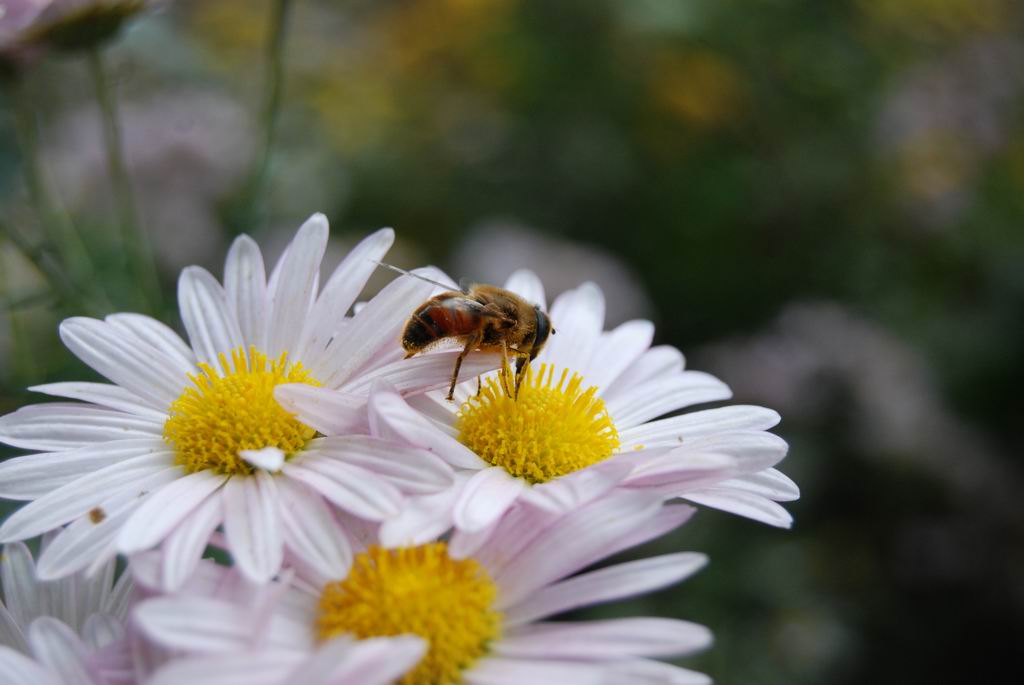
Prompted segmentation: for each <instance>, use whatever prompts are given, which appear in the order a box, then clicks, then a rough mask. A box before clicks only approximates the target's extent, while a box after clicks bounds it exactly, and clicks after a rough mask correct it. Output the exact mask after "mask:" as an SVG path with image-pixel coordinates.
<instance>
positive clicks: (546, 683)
mask: <svg viewBox="0 0 1024 685" xmlns="http://www.w3.org/2000/svg"><path fill="white" fill-rule="evenodd" d="M605 669H606V666H605V665H604V664H594V663H587V662H578V661H556V660H553V659H550V660H540V661H538V660H535V659H515V658H503V657H498V656H488V657H485V658H483V659H481V660H480V661H478V662H477V663H475V664H474V665H473V666H472V668H470V669H469V670H468V671H466V672H464V673H463V674H462V678H463V681H464V682H465V683H466V685H526V684H527V683H528V684H529V685H570V684H571V685H628V684H627V683H621V682H616V683H612V682H609V681H608V679H607V677H606V673H607V671H606V670H605Z"/></svg>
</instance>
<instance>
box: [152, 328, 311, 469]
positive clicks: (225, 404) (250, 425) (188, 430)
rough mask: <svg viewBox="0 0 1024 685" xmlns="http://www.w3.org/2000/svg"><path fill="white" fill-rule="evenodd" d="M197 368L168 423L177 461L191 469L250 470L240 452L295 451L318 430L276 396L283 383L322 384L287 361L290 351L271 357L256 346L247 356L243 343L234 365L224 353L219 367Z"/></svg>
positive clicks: (233, 358)
mask: <svg viewBox="0 0 1024 685" xmlns="http://www.w3.org/2000/svg"><path fill="white" fill-rule="evenodd" d="M199 367H200V368H201V369H202V373H201V374H195V375H190V376H189V378H190V379H191V380H192V383H193V384H192V385H190V386H188V387H187V388H185V390H184V392H182V393H181V396H180V397H178V399H176V400H175V401H174V402H172V403H171V407H170V410H169V411H168V415H169V418H168V419H167V422H166V423H164V440H165V441H166V442H167V443H168V444H170V445H173V446H174V451H175V453H176V457H175V463H177V464H179V465H180V466H183V467H185V470H186V471H188V472H189V473H195V472H196V471H203V470H206V469H209V470H212V471H216V472H217V473H224V474H239V473H252V467H251V466H250V465H249V464H248V463H246V462H245V460H243V459H242V457H241V456H239V452H240V451H242V450H258V449H262V448H264V447H277V448H279V449H280V450H282V451H283V452H284V453H285V454H287V455H291V454H293V453H295V452H298V451H299V450H301V449H302V448H303V447H304V446H305V444H306V443H307V442H309V440H310V439H312V438H313V436H314V435H315V433H316V431H315V430H313V429H312V428H310V427H309V426H306V425H304V424H302V423H301V422H299V421H298V419H296V418H295V417H294V416H292V415H291V414H289V413H288V412H287V411H285V410H284V409H283V408H282V407H281V405H279V404H278V403H277V401H276V400H275V399H274V388H275V387H276V386H278V385H280V384H282V383H307V384H309V385H319V383H318V382H317V381H316V380H314V379H313V378H312V377H311V376H310V375H309V372H308V371H306V369H305V368H303V366H302V364H299V363H294V364H288V362H287V353H282V354H281V356H280V357H279V358H278V359H277V360H276V361H270V360H269V359H268V358H267V356H266V355H265V354H263V353H262V352H259V351H258V350H256V349H255V348H250V349H249V354H248V355H246V353H245V352H244V351H243V350H242V349H241V348H239V349H237V350H235V351H233V352H232V353H231V363H230V364H229V363H228V360H227V358H226V357H225V355H223V354H221V355H220V369H215V368H214V367H212V366H210V365H209V364H200V365H199ZM222 371H223V372H222Z"/></svg>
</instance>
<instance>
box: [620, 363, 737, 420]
mask: <svg viewBox="0 0 1024 685" xmlns="http://www.w3.org/2000/svg"><path fill="white" fill-rule="evenodd" d="M730 397H732V391H731V390H730V389H729V386H727V385H726V384H725V383H723V382H722V381H720V380H718V379H717V378H715V377H714V376H712V375H710V374H706V373H703V372H702V371H683V372H682V373H680V374H675V375H672V376H668V377H665V378H657V379H654V380H651V381H648V382H646V383H644V384H642V385H637V386H634V387H633V388H631V389H630V390H628V391H625V392H621V393H617V394H615V395H614V397H607V396H606V397H605V406H606V407H607V408H608V413H609V414H610V415H611V417H612V418H613V419H614V420H615V426H616V427H617V428H619V429H620V430H622V429H626V428H631V427H633V426H638V425H640V424H641V423H643V422H644V421H649V420H650V419H654V418H657V417H659V416H663V415H665V414H668V413H669V412H673V411H676V410H678V409H683V408H685V407H689V406H691V405H694V404H702V403H704V402H716V401H718V400H727V399H729V398H730Z"/></svg>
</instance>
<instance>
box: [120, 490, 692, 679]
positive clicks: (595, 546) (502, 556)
mask: <svg viewBox="0 0 1024 685" xmlns="http://www.w3.org/2000/svg"><path fill="white" fill-rule="evenodd" d="M692 511H693V509H692V507H689V506H686V505H662V504H661V503H660V502H659V501H658V499H657V498H652V497H651V496H650V495H649V494H648V493H638V492H619V493H613V494H612V495H610V496H608V497H606V498H602V499H600V500H597V501H595V502H592V503H590V504H589V505H586V506H584V507H582V508H580V509H578V510H576V511H574V512H573V513H570V514H568V515H564V516H555V515H552V514H550V513H547V512H541V511H539V510H536V509H533V508H530V507H523V506H520V507H516V508H514V509H513V510H512V511H510V512H509V513H508V515H507V516H505V517H503V519H502V521H501V523H500V524H499V525H498V526H497V527H496V529H495V530H494V534H493V535H492V536H491V539H490V540H489V541H488V542H487V543H486V544H484V545H482V546H479V547H478V549H476V550H475V551H474V552H473V553H472V554H465V553H463V551H462V550H460V549H459V548H460V547H461V542H460V540H459V539H458V536H456V537H455V538H453V540H452V541H451V543H450V544H447V543H444V542H431V543H427V544H422V545H417V546H413V547H397V548H387V547H383V546H379V545H377V544H370V545H369V546H368V547H366V548H365V549H364V550H362V551H360V552H359V553H358V554H357V555H356V557H355V560H354V562H353V563H352V564H351V566H346V567H339V568H338V569H337V570H336V573H335V574H334V579H333V580H331V579H330V578H319V577H317V578H303V577H300V578H297V579H296V581H295V582H294V583H293V584H292V586H291V587H290V588H289V589H288V590H287V591H285V592H281V593H278V595H277V599H278V601H277V602H272V603H266V602H263V601H261V600H260V598H259V596H253V593H251V592H248V593H247V592H245V591H241V592H240V591H239V590H238V588H236V587H232V584H231V583H230V582H225V581H224V576H225V575H227V574H228V572H227V571H224V570H222V569H221V570H215V571H214V573H216V574H219V579H217V580H213V581H212V582H211V581H204V582H202V583H200V584H199V585H198V586H197V587H195V588H193V587H191V586H190V588H189V590H188V592H189V593H190V594H191V596H188V597H184V598H183V597H181V596H176V597H174V596H172V597H163V598H156V599H153V600H147V601H145V602H142V603H140V605H139V606H138V608H137V610H136V611H135V613H134V617H135V621H136V623H137V625H138V626H139V628H140V631H141V632H142V633H143V634H145V635H146V636H148V637H149V638H150V639H151V640H153V641H155V642H156V643H158V644H159V645H162V646H163V647H164V648H168V649H172V650H176V651H178V652H180V653H182V654H183V659H182V661H180V662H173V661H172V662H171V663H170V664H168V665H167V666H165V667H164V668H163V669H162V670H161V671H158V674H157V676H154V678H153V680H152V681H151V685H172V684H173V683H179V682H189V683H191V684H192V685H215V684H219V683H220V682H221V681H219V680H215V679H214V678H213V677H212V676H211V673H216V674H218V677H221V678H224V680H225V681H226V682H246V683H258V684H259V685H278V684H279V683H281V684H283V683H285V682H288V683H293V682H302V683H306V682H309V681H307V680H304V679H297V678H294V677H293V678H292V679H285V680H282V678H287V677H288V673H290V672H292V671H291V670H290V669H295V668H297V667H303V666H304V664H306V659H309V660H317V659H319V658H320V657H319V651H320V650H322V649H323V648H324V646H325V645H326V646H329V645H331V644H332V641H333V640H337V639H342V640H353V639H354V640H357V642H355V643H354V644H355V645H359V644H361V643H362V641H367V640H370V641H372V640H375V639H380V638H383V637H390V636H402V635H406V636H417V637H418V638H421V639H422V640H423V641H425V642H426V643H427V645H428V648H427V651H426V654H425V655H424V656H423V658H422V659H420V660H419V661H418V663H416V665H415V667H414V668H413V669H412V670H411V671H410V672H408V673H407V674H406V675H405V676H404V677H402V678H400V679H399V680H397V683H399V684H400V685H455V684H457V683H464V684H466V685H511V684H513V683H514V684H517V685H518V684H521V683H530V684H531V685H556V684H557V685H563V684H564V683H573V684H574V685H588V684H591V683H593V684H598V683H601V684H607V685H634V684H635V685H654V684H657V683H664V684H666V685H668V684H669V683H707V682H709V681H708V679H707V678H706V677H705V676H703V675H701V674H699V673H694V672H692V671H688V670H686V669H682V668H679V667H676V666H670V665H668V664H664V663H661V662H658V661H653V660H651V658H653V657H668V656H681V655H685V654H690V653H692V652H694V651H696V650H699V649H703V648H705V647H706V646H708V645H709V644H710V642H711V635H710V633H709V632H708V630H707V629H706V628H704V627H702V626H699V625H696V624H693V623H689V622H686V621H681V620H675V619H662V618H624V619H611V620H597V621H587V622H575V623H569V622H550V621H544V620H542V619H545V618H547V617H549V616H553V615H555V614H559V613H562V612H565V611H569V610H571V609H575V608H579V607H583V606H587V605H592V604H597V603H602V602H609V601H613V600H617V599H622V598H624V597H629V596H633V595H637V594H642V593H646V592H650V591H653V590H656V589H659V588H662V587H666V586H668V585H670V584H672V583H675V582H677V581H679V580H682V579H683V578H685V577H687V576H689V575H691V574H692V573H694V572H695V571H697V570H698V569H699V568H701V567H702V566H703V565H704V564H705V562H706V558H705V557H704V556H703V555H701V554H694V553H681V554H668V555H664V556H660V557H655V558H650V559H643V560H640V561H631V562H626V563H622V564H618V565H614V566H609V567H605V568H601V569H599V570H596V571H590V572H586V573H582V574H579V575H573V574H576V573H577V572H579V571H580V570H581V569H583V568H586V567H587V566H590V565H591V564H594V563H595V562H598V561H600V560H601V559H604V558H605V557H608V556H610V555H612V554H615V553H617V552H619V551H622V550H624V549H627V548H629V547H632V546H635V545H638V544H641V543H643V542H646V541H648V540H651V539H653V538H656V537H658V536H660V535H662V534H663V533H666V532H668V531H670V530H672V529H673V528H675V527H677V526H679V525H681V524H682V523H683V522H685V521H686V519H687V518H688V517H689V516H690V514H691V513H692ZM370 542H377V540H374V539H373V538H372V537H371V540H370ZM570 576H571V577H570ZM205 588H216V590H215V591H211V590H209V589H205ZM214 592H215V593H216V594H214ZM268 607H272V608H268ZM349 644H352V643H349ZM303 654H305V655H306V657H305V658H303V656H302V655H303ZM317 682H320V681H317ZM337 682H338V683H342V682H345V683H347V682H348V681H341V680H339V681H337Z"/></svg>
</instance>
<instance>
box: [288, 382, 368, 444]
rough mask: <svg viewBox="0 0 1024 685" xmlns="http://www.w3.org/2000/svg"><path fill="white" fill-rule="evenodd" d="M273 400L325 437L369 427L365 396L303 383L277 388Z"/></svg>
mask: <svg viewBox="0 0 1024 685" xmlns="http://www.w3.org/2000/svg"><path fill="white" fill-rule="evenodd" d="M274 399H276V400H277V402H278V404H280V405H281V406H282V407H284V408H285V410H287V411H289V412H291V413H293V414H294V415H295V418H297V419H298V420H299V421H301V422H302V423H304V424H306V425H307V426H309V427H310V428H315V429H316V430H317V431H318V432H320V433H323V434H324V435H345V434H346V433H352V432H354V431H358V430H360V429H362V428H363V427H364V426H366V396H365V395H353V394H350V393H347V392H339V391H337V390H328V389H327V388H317V387H314V386H312V385H306V384H304V383H285V384H283V385H279V386H277V387H276V388H274Z"/></svg>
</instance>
